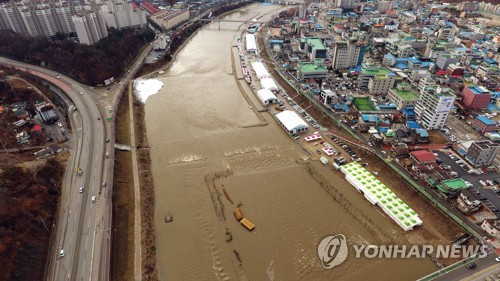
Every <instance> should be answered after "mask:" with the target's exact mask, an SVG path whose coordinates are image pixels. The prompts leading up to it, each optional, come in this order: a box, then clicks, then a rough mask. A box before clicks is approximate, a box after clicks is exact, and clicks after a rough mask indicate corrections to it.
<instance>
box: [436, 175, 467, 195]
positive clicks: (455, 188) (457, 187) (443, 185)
mask: <svg viewBox="0 0 500 281" xmlns="http://www.w3.org/2000/svg"><path fill="white" fill-rule="evenodd" d="M437 188H438V189H439V190H440V191H441V192H443V193H444V194H445V195H446V196H448V197H455V196H457V195H458V194H460V192H462V191H463V190H466V189H467V188H468V186H467V184H466V183H465V181H464V180H463V179H450V180H444V181H442V182H440V183H439V184H438V185H437Z"/></svg>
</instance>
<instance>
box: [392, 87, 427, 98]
mask: <svg viewBox="0 0 500 281" xmlns="http://www.w3.org/2000/svg"><path fill="white" fill-rule="evenodd" d="M391 91H392V92H394V94H396V95H397V96H399V97H400V98H401V99H403V100H418V99H419V98H420V97H419V96H418V95H417V94H416V93H415V92H413V91H408V90H400V89H398V88H394V89H391Z"/></svg>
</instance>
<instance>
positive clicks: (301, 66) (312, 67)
mask: <svg viewBox="0 0 500 281" xmlns="http://www.w3.org/2000/svg"><path fill="white" fill-rule="evenodd" d="M297 68H298V70H299V71H298V76H299V77H298V78H299V80H301V81H304V80H307V79H310V78H313V79H323V78H326V76H327V74H328V69H326V67H325V66H324V65H323V63H322V61H321V59H316V61H315V62H299V63H298V64H297Z"/></svg>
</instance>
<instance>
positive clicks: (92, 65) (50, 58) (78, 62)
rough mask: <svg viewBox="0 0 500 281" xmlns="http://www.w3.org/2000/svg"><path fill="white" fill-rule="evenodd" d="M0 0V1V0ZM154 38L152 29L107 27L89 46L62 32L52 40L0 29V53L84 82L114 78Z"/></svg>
mask: <svg viewBox="0 0 500 281" xmlns="http://www.w3.org/2000/svg"><path fill="white" fill-rule="evenodd" d="M0 1H1V0H0ZM153 39H154V33H153V31H151V30H149V29H147V30H142V31H134V30H124V31H120V30H116V29H111V30H110V31H109V36H108V37H107V38H104V39H102V40H101V41H99V42H98V43H97V44H95V45H92V46H87V45H81V44H77V43H75V42H73V41H71V40H69V39H66V38H65V36H64V35H59V38H58V39H56V40H51V39H48V38H33V37H27V36H20V35H19V34H15V33H13V32H11V31H2V32H0V55H1V56H5V57H9V58H13V59H15V60H18V61H23V62H27V63H30V64H36V65H42V64H44V65H45V66H46V67H48V68H50V69H53V70H54V71H55V72H60V73H63V74H65V75H68V76H70V77H71V78H73V79H75V80H77V81H80V82H82V83H84V84H87V85H94V86H95V85H97V84H102V83H103V82H104V80H105V79H108V78H110V77H115V78H118V77H119V76H121V75H123V73H124V72H125V70H126V69H127V68H128V66H129V65H130V64H131V62H132V61H133V59H134V57H135V56H136V55H137V54H138V52H139V51H140V49H141V48H142V46H144V45H145V44H147V43H148V42H150V41H152V40H153Z"/></svg>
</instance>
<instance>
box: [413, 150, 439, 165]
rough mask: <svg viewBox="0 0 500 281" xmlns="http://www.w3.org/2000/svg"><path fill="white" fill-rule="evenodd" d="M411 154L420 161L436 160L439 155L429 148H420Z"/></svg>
mask: <svg viewBox="0 0 500 281" xmlns="http://www.w3.org/2000/svg"><path fill="white" fill-rule="evenodd" d="M410 155H412V156H413V157H414V158H415V159H416V160H417V161H418V162H424V163H425V162H432V161H436V159H437V157H436V155H434V154H433V153H432V152H430V151H428V150H418V151H412V152H410Z"/></svg>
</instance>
